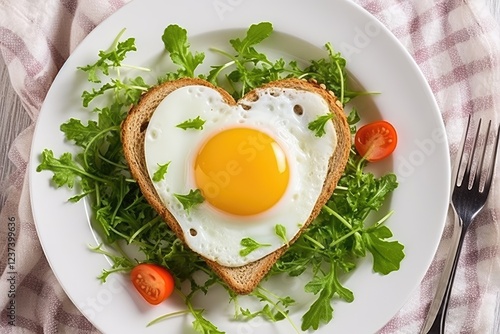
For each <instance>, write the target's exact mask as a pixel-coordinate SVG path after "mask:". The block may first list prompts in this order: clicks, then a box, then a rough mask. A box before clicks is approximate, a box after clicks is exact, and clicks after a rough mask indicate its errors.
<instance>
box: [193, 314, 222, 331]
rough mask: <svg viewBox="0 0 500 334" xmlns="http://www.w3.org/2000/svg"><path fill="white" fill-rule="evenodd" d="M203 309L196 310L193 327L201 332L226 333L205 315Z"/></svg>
mask: <svg viewBox="0 0 500 334" xmlns="http://www.w3.org/2000/svg"><path fill="white" fill-rule="evenodd" d="M203 312H204V311H203V310H194V311H193V312H192V314H193V316H194V321H193V329H194V330H195V331H197V332H198V333H201V334H224V332H221V331H220V330H219V329H218V328H217V327H216V326H215V325H214V324H212V323H211V322H210V321H208V320H207V319H205V318H204V317H203V315H202V314H203Z"/></svg>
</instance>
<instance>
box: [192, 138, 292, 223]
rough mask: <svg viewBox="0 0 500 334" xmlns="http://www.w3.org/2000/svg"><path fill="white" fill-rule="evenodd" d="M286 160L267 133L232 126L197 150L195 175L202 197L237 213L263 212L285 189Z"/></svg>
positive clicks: (274, 202) (281, 150)
mask: <svg viewBox="0 0 500 334" xmlns="http://www.w3.org/2000/svg"><path fill="white" fill-rule="evenodd" d="M289 173H290V172H289V168H288V162H287V159H286V156H285V153H284V151H283V149H282V148H281V147H280V145H279V144H278V143H277V142H276V141H275V140H274V139H273V138H271V137H270V136H269V135H267V134H265V133H263V132H261V131H258V130H255V129H252V128H231V129H228V130H224V131H221V132H219V133H217V134H216V135H214V136H212V137H211V138H209V139H208V140H207V141H206V142H205V143H204V145H203V146H202V147H201V148H200V150H199V151H198V154H197V156H196V161H195V166H194V176H195V181H196V185H197V187H198V189H200V190H201V192H202V194H203V197H204V198H205V200H206V201H207V202H208V203H210V204H211V205H212V206H214V207H215V208H217V209H219V210H221V211H224V212H227V213H230V214H234V215H239V216H249V215H255V214H258V213H261V212H264V211H266V210H268V209H270V208H271V207H273V205H275V204H276V203H277V202H278V201H279V200H280V198H281V197H282V196H283V194H284V193H285V191H286V188H287V186H288V181H289V177H290V176H289Z"/></svg>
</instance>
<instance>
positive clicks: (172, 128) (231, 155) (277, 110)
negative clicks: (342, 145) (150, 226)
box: [144, 85, 337, 267]
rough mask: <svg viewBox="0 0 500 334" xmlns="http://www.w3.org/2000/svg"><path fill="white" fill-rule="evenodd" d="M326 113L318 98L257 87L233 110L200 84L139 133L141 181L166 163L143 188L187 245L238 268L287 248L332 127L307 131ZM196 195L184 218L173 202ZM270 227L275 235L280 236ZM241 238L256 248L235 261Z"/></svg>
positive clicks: (332, 137)
mask: <svg viewBox="0 0 500 334" xmlns="http://www.w3.org/2000/svg"><path fill="white" fill-rule="evenodd" d="M329 112H330V111H329V108H328V104H327V102H326V101H325V100H324V99H323V98H322V97H320V96H319V95H317V94H314V93H311V92H307V91H301V90H295V89H291V88H279V87H275V88H265V89H260V90H258V95H257V98H253V99H251V100H250V99H243V100H240V101H239V102H238V104H237V105H228V104H227V103H226V102H225V101H224V100H223V97H222V96H221V94H220V93H219V92H218V91H217V90H215V89H212V88H210V87H206V86H202V85H191V86H185V87H181V88H178V89H176V90H175V91H173V92H171V93H170V94H169V95H167V97H165V99H164V100H163V101H162V102H161V103H160V104H159V105H158V107H157V109H156V110H155V111H154V113H153V115H152V117H151V119H150V121H149V124H148V127H147V129H146V136H145V142H144V145H145V147H144V149H145V160H146V166H147V170H148V173H149V175H150V177H151V179H153V175H154V174H155V172H157V171H158V169H159V166H162V165H165V164H167V163H168V164H169V165H168V170H167V172H166V173H165V175H164V176H163V178H162V179H161V180H159V181H158V180H157V181H152V182H153V185H154V187H155V189H156V191H157V193H158V196H159V197H160V198H161V200H162V201H163V203H164V205H165V207H166V208H167V209H168V210H169V211H170V213H171V214H172V215H173V216H174V217H175V219H176V220H177V222H178V224H179V225H180V227H181V228H182V230H183V233H184V239H185V241H186V243H187V245H188V246H189V247H190V248H191V249H192V250H193V251H195V252H197V253H198V254H200V255H202V256H203V257H205V258H207V259H209V260H212V261H215V262H217V263H219V264H220V265H223V266H227V267H238V266H243V265H245V264H248V263H250V262H254V261H256V260H258V259H260V258H262V257H264V256H266V255H268V254H270V253H272V252H274V251H276V250H277V249H278V248H280V247H282V246H283V245H284V244H286V243H287V242H288V241H289V240H292V239H293V238H294V236H295V235H296V234H297V233H298V232H299V231H300V229H301V227H302V226H303V224H304V223H305V222H306V221H307V219H308V217H309V216H310V215H311V212H312V209H313V208H314V206H315V203H316V201H317V199H318V197H319V195H320V194H321V192H322V188H323V183H324V180H325V178H326V176H327V173H328V165H329V159H330V157H331V155H332V154H333V152H334V150H335V147H336V141H337V138H336V134H335V129H334V127H333V123H332V122H327V124H326V126H325V129H324V130H325V135H323V136H321V137H317V136H315V133H314V132H313V131H311V130H309V129H308V125H309V123H310V122H312V121H314V120H315V119H317V118H318V117H319V116H322V115H325V114H328V113H329ZM197 118H199V119H201V120H203V121H205V123H204V124H203V126H202V128H198V129H195V128H188V129H183V128H181V127H178V125H179V124H182V123H184V122H186V121H189V120H194V119H197ZM196 189H199V190H200V191H201V194H202V195H203V198H204V201H203V202H202V203H201V204H198V205H196V206H194V207H192V208H190V209H189V210H185V209H184V207H183V205H182V204H181V202H180V201H179V200H178V198H177V197H176V196H175V195H176V194H181V195H186V194H188V193H189V192H190V191H192V190H196ZM276 226H282V227H284V231H285V232H286V236H285V238H283V237H282V236H280V235H278V234H277V233H276V231H275V230H276ZM244 239H245V240H249V239H251V240H252V241H254V242H256V243H258V244H259V245H260V246H259V247H255V248H256V249H253V250H252V251H250V252H244V253H241V251H242V249H244V247H245V246H242V240H244Z"/></svg>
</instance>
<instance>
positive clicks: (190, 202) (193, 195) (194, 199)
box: [174, 189, 205, 213]
mask: <svg viewBox="0 0 500 334" xmlns="http://www.w3.org/2000/svg"><path fill="white" fill-rule="evenodd" d="M174 196H175V198H177V200H178V201H179V202H181V204H182V207H183V208H184V210H186V211H187V212H188V213H189V211H190V210H191V209H192V208H193V207H194V206H196V205H198V204H201V203H203V202H204V201H205V198H204V197H203V195H202V194H201V191H200V189H196V190H193V189H191V190H190V191H189V193H188V194H187V195H181V194H174Z"/></svg>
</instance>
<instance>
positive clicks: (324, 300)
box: [301, 262, 354, 331]
mask: <svg viewBox="0 0 500 334" xmlns="http://www.w3.org/2000/svg"><path fill="white" fill-rule="evenodd" d="M337 270H338V269H337V266H336V264H335V263H334V262H332V263H331V265H330V271H329V272H328V273H327V274H325V275H324V276H322V277H321V276H320V277H318V276H316V277H315V278H314V279H313V280H312V281H311V282H309V283H308V284H307V285H306V287H305V290H306V291H307V292H312V293H313V294H318V293H319V297H318V298H317V299H316V301H315V302H314V303H313V304H312V305H311V307H310V308H309V310H308V311H307V312H306V313H305V314H304V315H303V317H302V327H301V328H302V330H303V331H305V330H308V329H309V328H312V329H314V330H316V329H318V328H319V326H320V324H321V323H325V324H326V323H328V322H330V320H332V318H333V308H332V306H331V300H332V298H333V296H334V295H335V294H337V295H338V296H339V297H341V298H342V299H344V300H345V301H347V302H349V303H350V302H352V301H353V300H354V294H353V293H352V291H350V290H349V289H347V288H345V287H343V286H342V284H341V283H340V282H339V280H338V274H337Z"/></svg>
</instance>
